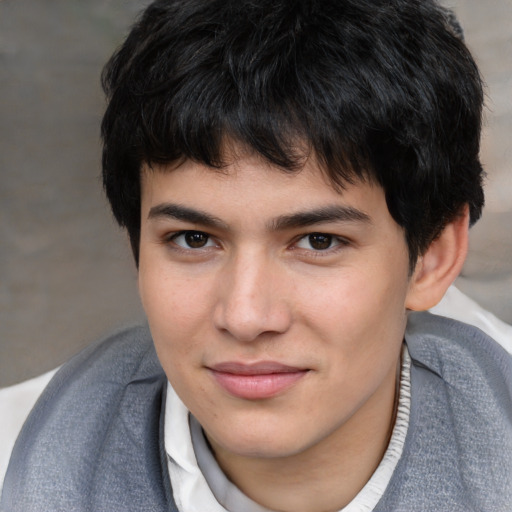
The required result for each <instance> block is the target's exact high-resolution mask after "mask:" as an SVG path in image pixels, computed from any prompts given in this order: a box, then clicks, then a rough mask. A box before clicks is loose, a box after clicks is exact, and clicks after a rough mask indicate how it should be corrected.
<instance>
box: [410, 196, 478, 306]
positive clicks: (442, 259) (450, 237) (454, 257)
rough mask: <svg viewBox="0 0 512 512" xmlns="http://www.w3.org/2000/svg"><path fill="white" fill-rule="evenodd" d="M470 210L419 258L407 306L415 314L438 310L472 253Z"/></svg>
mask: <svg viewBox="0 0 512 512" xmlns="http://www.w3.org/2000/svg"><path fill="white" fill-rule="evenodd" d="M468 231H469V208H468V206H465V207H464V209H463V210H462V211H461V213H460V214H459V215H458V216H457V217H456V218H455V219H454V220H453V221H452V222H450V223H449V224H447V225H446V227H445V228H444V229H443V231H442V232H441V234H440V235H439V237H437V238H436V239H435V240H434V241H433V242H432V243H431V244H430V246H429V248H428V249H427V251H426V252H425V253H424V254H423V255H422V256H420V257H419V258H418V261H417V263H416V268H415V269H414V273H413V275H412V277H411V280H410V282H409V290H408V293H407V297H406V302H405V306H406V308H407V309H411V310H413V311H424V310H426V309H430V308H431V307H434V306H435V305H436V304H437V303H438V302H439V301H440V300H441V299H442V298H443V295H444V294H445V292H446V290H447V289H448V287H449V286H450V285H451V284H452V283H453V281H455V278H456V277H457V276H458V275H459V273H460V271H461V270H462V265H463V264H464V260H465V259H466V254H467V252H468Z"/></svg>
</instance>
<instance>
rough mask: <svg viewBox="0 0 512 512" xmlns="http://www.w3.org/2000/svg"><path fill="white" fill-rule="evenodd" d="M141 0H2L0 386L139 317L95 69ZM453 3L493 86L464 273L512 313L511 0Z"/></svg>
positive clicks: (475, 290) (474, 291)
mask: <svg viewBox="0 0 512 512" xmlns="http://www.w3.org/2000/svg"><path fill="white" fill-rule="evenodd" d="M144 3H147V2H142V1H141V0H139V1H136V0H87V1H85V0H0V178H1V179H0V386H2V385H8V384H11V383H14V382H17V381H20V380H23V379H26V378H28V377H31V376H34V375H37V374H39V373H42V372H43V371H46V370H49V369H51V368H53V367H55V366H57V365H59V364H61V363H63V362H64V361H65V360H66V359H68V358H69V357H70V356H71V355H72V354H74V353H75V352H76V351H78V350H79V349H80V348H81V347H83V346H85V345H86V344H87V343H88V342H90V341H91V340H93V339H95V338H96V337H98V336H100V335H102V334H103V333H106V332H108V331H110V330H112V329H113V328H116V327H118V326H121V325H126V324H133V323H137V322H140V321H142V320H143V318H144V317H143V313H142V311H141V308H140V305H139V301H138V298H137V293H136V273H135V271H134V268H133V264H132V261H131V256H130V253H129V248H128V244H127V241H126V240H125V236H124V233H121V232H120V230H119V229H118V228H117V227H116V226H115V225H114V223H113V221H112V218H111V215H110V212H109V210H108V207H107V205H106V201H105V199H104V198H103V194H102V190H101V184H100V180H99V173H100V146H99V124H100V119H101V114H102V110H103V108H104V101H103V96H102V93H101V90H100V86H99V74H100V71H101V67H102V65H103V63H104V62H105V61H106V59H107V58H108V56H109V55H110V54H111V53H112V51H113V49H114V48H115V47H116V46H117V45H118V44H119V43H120V42H121V40H122V37H123V35H125V34H126V31H127V27H128V26H129V24H130V22H131V20H132V19H133V17H134V15H135V13H136V12H137V11H138V10H139V8H140V7H141V6H142V5H144ZM451 6H452V7H455V10H456V12H457V14H458V15H459V17H460V19H461V21H462V24H463V26H464V29H465V33H466V39H467V42H468V44H469V46H470V47H471V49H472V50H473V52H474V54H475V56H476V58H477V60H478V62H479V64H480V66H481V69H482V71H483V74H484V76H485V77H486V79H487V83H488V91H487V92H488V96H489V97H488V102H487V103H488V106H487V112H486V131H485V137H484V143H483V152H482V153H483V160H484V162H485V165H486V168H487V171H488V173H489V178H488V183H487V209H486V213H485V215H484V218H483V219H482V221H481V222H480V223H479V224H478V225H477V226H476V227H475V228H474V229H473V232H472V235H471V254H470V257H469V259H468V262H467V265H466V267H465V269H464V272H463V276H462V277H461V278H460V280H459V286H460V287H461V288H462V289H463V290H464V291H465V292H466V293H468V294H469V295H471V296H472V297H474V298H476V299H477V300H479V301H480V302H481V303H482V304H484V305H485V306H486V307H488V308H490V309H491V310H493V311H494V312H495V313H496V314H497V315H498V316H500V317H501V318H502V319H504V320H507V321H508V322H511V323H512V292H511V289H512V229H511V227H510V226H511V224H512V199H511V197H512V175H511V172H510V171H511V169H510V165H511V164H510V160H511V158H510V157H511V156H512V155H511V152H512V145H511V142H510V141H511V140H512V98H511V91H512V3H511V1H510V0H489V1H486V2H482V1H481V0H459V1H454V2H452V4H451Z"/></svg>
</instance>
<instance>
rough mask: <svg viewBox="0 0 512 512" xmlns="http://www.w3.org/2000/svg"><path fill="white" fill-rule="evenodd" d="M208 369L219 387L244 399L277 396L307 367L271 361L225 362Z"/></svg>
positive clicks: (304, 372) (300, 376)
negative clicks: (251, 362)
mask: <svg viewBox="0 0 512 512" xmlns="http://www.w3.org/2000/svg"><path fill="white" fill-rule="evenodd" d="M208 369H209V370H210V373H211V374H212V376H213V378H214V379H215V381H216V382H217V384H219V385H220V387H221V388H223V389H224V390H225V391H227V392H228V393H229V394H230V395H232V396H234V397H237V398H242V399H245V400H264V399H267V398H272V397H274V396H276V395H279V394H281V393H283V392H284V391H286V390H287V389H289V388H290V387H292V386H293V385H295V384H296V383H297V382H298V381H299V380H301V379H302V378H303V377H305V376H306V374H307V373H308V372H309V370H308V369H303V368H297V367H293V366H287V365H284V364H281V363H276V362H273V361H263V362H259V363H255V364H243V363H238V362H225V363H220V364H217V365H215V366H213V367H211V368H208Z"/></svg>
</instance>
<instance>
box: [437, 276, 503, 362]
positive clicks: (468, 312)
mask: <svg viewBox="0 0 512 512" xmlns="http://www.w3.org/2000/svg"><path fill="white" fill-rule="evenodd" d="M430 311H431V312H432V313H435V314H436V315H441V316H446V317H449V318H453V319H455V320H459V321H461V322H464V323H466V324H471V325H474V326H475V327H478V328H479V329H480V330H482V331H484V332H485V333H486V334H487V335H489V336H490V337H491V338H494V339H495V340H496V341H497V342H498V343H499V344H500V345H501V346H502V347H503V348H504V349H505V350H507V352H509V353H510V354H512V325H509V324H507V323H505V322H503V321H502V320H500V319H499V318H497V317H495V316H494V315H493V314H492V313H491V312H489V311H487V310H485V309H484V308H482V307H481V306H479V305H478V304H477V303H476V302H475V301H474V300H472V299H470V298H469V297H468V296H467V295H464V294H463V293H462V292H461V291H460V290H459V289H457V288H455V286H450V288H449V289H448V291H447V292H446V294H445V296H444V298H443V300H442V301H441V302H440V303H439V304H438V305H437V306H435V307H433V308H432V309H431V310H430Z"/></svg>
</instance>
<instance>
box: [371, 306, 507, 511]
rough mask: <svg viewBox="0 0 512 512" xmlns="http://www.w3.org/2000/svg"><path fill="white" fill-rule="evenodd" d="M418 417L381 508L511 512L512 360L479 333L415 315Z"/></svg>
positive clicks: (411, 331) (412, 344)
mask: <svg viewBox="0 0 512 512" xmlns="http://www.w3.org/2000/svg"><path fill="white" fill-rule="evenodd" d="M406 343H407V346H408V349H409V353H410V356H411V361H412V366H411V411H410V419H409V429H408V433H407V438H406V444H405V446H404V452H403V454H402V458H401V459H400V461H399V464H398V466H397V469H396V471H395V473H394V475H393V479H392V481H391V483H390V486H389V488H388V490H387V493H386V496H385V499H384V500H383V501H382V503H381V505H382V507H381V508H380V509H379V510H394V511H402V510H404V511H405V510H411V507H412V506H413V504H415V506H417V505H418V504H421V506H422V507H423V508H422V510H425V511H437V510H451V511H454V512H455V511H457V512H459V511H460V512H462V511H464V512H467V511H476V510H488V511H496V512H498V511H504V510H508V505H509V504H510V502H511V500H512V356H511V355H510V354H509V353H508V352H507V351H506V350H505V349H504V348H503V347H502V346H501V345H500V344H499V343H497V342H496V341H495V340H493V339H492V338H490V337H489V336H487V335H486V334H485V333H484V332H483V331H481V330H480V329H478V328H476V327H474V326H471V325H468V324H465V323H462V322H459V321H457V320H453V319H450V318H445V317H441V316H436V315H432V314H430V313H413V314H411V315H410V317H409V321H408V326H407V331H406Z"/></svg>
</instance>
